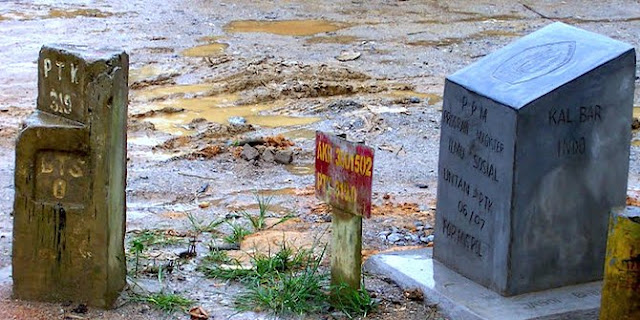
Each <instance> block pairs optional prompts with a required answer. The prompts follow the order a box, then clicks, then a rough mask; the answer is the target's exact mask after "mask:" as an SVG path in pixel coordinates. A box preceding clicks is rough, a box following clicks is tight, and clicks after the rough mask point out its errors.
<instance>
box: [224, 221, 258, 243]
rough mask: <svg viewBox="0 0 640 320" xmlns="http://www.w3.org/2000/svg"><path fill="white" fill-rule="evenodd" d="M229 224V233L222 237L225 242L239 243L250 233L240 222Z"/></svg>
mask: <svg viewBox="0 0 640 320" xmlns="http://www.w3.org/2000/svg"><path fill="white" fill-rule="evenodd" d="M229 226H231V235H228V236H226V237H224V238H222V240H224V242H226V243H240V242H242V240H244V238H245V237H246V236H248V235H250V234H251V231H249V230H248V229H247V228H245V227H244V226H242V225H241V224H238V223H229Z"/></svg>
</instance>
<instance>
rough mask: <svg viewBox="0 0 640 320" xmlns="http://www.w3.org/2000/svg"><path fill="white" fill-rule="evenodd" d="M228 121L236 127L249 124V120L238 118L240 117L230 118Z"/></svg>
mask: <svg viewBox="0 0 640 320" xmlns="http://www.w3.org/2000/svg"><path fill="white" fill-rule="evenodd" d="M227 121H229V123H230V124H233V125H236V126H240V125H243V124H246V123H247V119H245V118H243V117H238V116H233V117H229V119H227Z"/></svg>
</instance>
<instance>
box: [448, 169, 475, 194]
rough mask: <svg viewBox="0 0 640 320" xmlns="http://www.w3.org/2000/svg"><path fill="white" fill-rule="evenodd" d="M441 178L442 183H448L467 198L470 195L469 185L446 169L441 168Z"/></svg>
mask: <svg viewBox="0 0 640 320" xmlns="http://www.w3.org/2000/svg"><path fill="white" fill-rule="evenodd" d="M442 178H443V179H444V181H446V182H448V183H449V184H450V185H451V186H453V187H454V188H456V189H458V190H460V191H462V193H464V194H466V195H467V196H469V195H470V194H471V186H470V185H469V183H467V181H466V180H464V179H463V178H462V177H460V176H458V175H457V174H455V173H454V172H453V171H451V170H449V169H448V168H446V167H445V168H442Z"/></svg>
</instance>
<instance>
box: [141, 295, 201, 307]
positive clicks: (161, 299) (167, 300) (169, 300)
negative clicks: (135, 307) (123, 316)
mask: <svg viewBox="0 0 640 320" xmlns="http://www.w3.org/2000/svg"><path fill="white" fill-rule="evenodd" d="M133 300H134V301H138V302H146V303H148V304H150V305H152V306H153V307H154V308H156V309H160V310H162V311H165V312H174V311H177V310H182V311H186V310H187V308H189V307H190V306H191V305H193V301H191V300H190V299H187V298H185V297H183V296H181V295H178V294H165V293H153V294H149V295H138V296H136V297H134V298H133Z"/></svg>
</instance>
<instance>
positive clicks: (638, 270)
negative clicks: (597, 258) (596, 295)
mask: <svg viewBox="0 0 640 320" xmlns="http://www.w3.org/2000/svg"><path fill="white" fill-rule="evenodd" d="M632 319H640V208H638V207H626V208H625V207H621V208H617V209H614V210H612V211H611V219H610V220H609V238H608V240H607V255H606V261H605V265H604V288H603V289H602V305H601V307H600V320H632Z"/></svg>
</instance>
